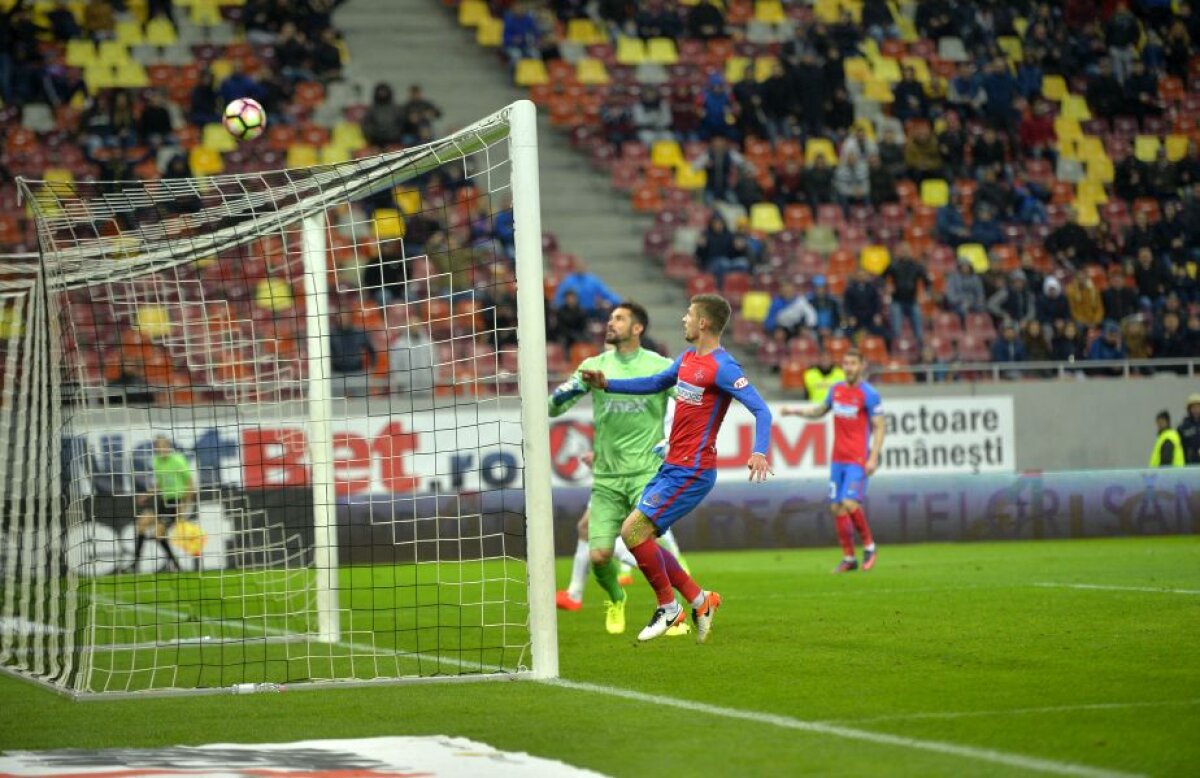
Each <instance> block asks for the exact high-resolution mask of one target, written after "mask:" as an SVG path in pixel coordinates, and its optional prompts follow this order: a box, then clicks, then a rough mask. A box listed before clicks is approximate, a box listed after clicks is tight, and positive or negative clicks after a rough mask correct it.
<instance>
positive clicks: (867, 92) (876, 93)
mask: <svg viewBox="0 0 1200 778" xmlns="http://www.w3.org/2000/svg"><path fill="white" fill-rule="evenodd" d="M863 97H865V98H866V99H868V100H874V101H875V102H877V103H892V102H895V101H896V98H895V96H894V95H893V94H892V87H891V85H890V84H888V82H886V81H880V80H879V79H877V78H872V79H869V80H868V81H867V82H866V83H865V84H863Z"/></svg>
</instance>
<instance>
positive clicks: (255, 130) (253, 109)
mask: <svg viewBox="0 0 1200 778" xmlns="http://www.w3.org/2000/svg"><path fill="white" fill-rule="evenodd" d="M221 121H222V123H223V124H224V125H225V129H227V130H229V134H230V135H232V136H233V137H235V138H237V139H238V140H254V139H255V138H257V137H258V136H259V135H262V134H263V133H264V132H266V129H267V112H266V111H264V110H263V107H262V106H261V105H259V102H258V101H257V100H252V99H251V98H249V97H240V98H238V99H237V100H234V101H233V102H231V103H230V104H229V105H227V106H225V114H224V116H223V117H222V119H221Z"/></svg>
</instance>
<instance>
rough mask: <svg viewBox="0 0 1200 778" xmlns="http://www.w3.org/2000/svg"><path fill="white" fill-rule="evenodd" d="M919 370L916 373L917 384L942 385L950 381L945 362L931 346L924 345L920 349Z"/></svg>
mask: <svg viewBox="0 0 1200 778" xmlns="http://www.w3.org/2000/svg"><path fill="white" fill-rule="evenodd" d="M919 364H920V365H921V368H922V369H921V370H918V371H917V372H916V379H917V383H918V384H929V383H934V384H943V383H946V381H948V380H949V379H950V370H949V366H948V365H947V364H946V360H944V359H942V358H941V357H940V356H938V353H937V352H936V351H934V350H933V346H931V345H929V344H928V343H926V344H925V345H924V346H922V347H921V361H920V363H919Z"/></svg>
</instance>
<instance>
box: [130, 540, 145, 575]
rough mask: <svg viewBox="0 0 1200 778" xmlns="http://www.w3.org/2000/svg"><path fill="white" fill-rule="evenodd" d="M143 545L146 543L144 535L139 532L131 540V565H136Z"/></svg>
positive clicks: (140, 556)
mask: <svg viewBox="0 0 1200 778" xmlns="http://www.w3.org/2000/svg"><path fill="white" fill-rule="evenodd" d="M144 545H146V536H145V535H143V534H142V533H140V532H139V533H138V534H137V538H135V539H134V541H133V565H132V566H133V567H137V563H138V562H139V561H140V560H141V558H142V546H144Z"/></svg>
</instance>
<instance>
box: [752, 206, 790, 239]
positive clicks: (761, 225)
mask: <svg viewBox="0 0 1200 778" xmlns="http://www.w3.org/2000/svg"><path fill="white" fill-rule="evenodd" d="M750 229H751V230H753V231H754V232H765V233H767V234H772V233H776V232H779V231H780V230H782V229H783V215H782V214H781V213H779V206H778V205H776V204H775V203H755V204H754V205H752V206H750Z"/></svg>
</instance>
